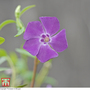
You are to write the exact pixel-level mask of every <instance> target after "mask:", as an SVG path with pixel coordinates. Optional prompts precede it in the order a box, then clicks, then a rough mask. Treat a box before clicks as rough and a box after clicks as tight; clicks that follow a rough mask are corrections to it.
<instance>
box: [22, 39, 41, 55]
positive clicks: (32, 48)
mask: <svg viewBox="0 0 90 90" xmlns="http://www.w3.org/2000/svg"><path fill="white" fill-rule="evenodd" d="M23 48H24V49H25V50H26V51H28V52H29V53H31V54H32V55H34V56H35V55H37V53H38V51H39V48H40V43H39V39H38V38H33V39H29V40H27V41H26V42H25V44H24V46H23Z"/></svg>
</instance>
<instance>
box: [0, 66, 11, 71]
mask: <svg viewBox="0 0 90 90" xmlns="http://www.w3.org/2000/svg"><path fill="white" fill-rule="evenodd" d="M8 69H10V68H4V67H0V71H5V70H8Z"/></svg>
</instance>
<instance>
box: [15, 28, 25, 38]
mask: <svg viewBox="0 0 90 90" xmlns="http://www.w3.org/2000/svg"><path fill="white" fill-rule="evenodd" d="M24 31H25V28H24V27H23V28H21V29H20V30H19V31H18V33H17V34H16V35H15V36H14V37H18V36H20V35H21V34H22V33H23V32H24Z"/></svg>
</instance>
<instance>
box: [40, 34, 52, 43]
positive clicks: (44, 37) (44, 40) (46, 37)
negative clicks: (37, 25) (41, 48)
mask: <svg viewBox="0 0 90 90" xmlns="http://www.w3.org/2000/svg"><path fill="white" fill-rule="evenodd" d="M40 36H41V38H40V42H41V43H42V44H48V42H51V37H50V35H49V34H41V35H40Z"/></svg>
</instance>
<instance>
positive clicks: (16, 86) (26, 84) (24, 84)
mask: <svg viewBox="0 0 90 90" xmlns="http://www.w3.org/2000/svg"><path fill="white" fill-rule="evenodd" d="M27 85H28V84H24V85H20V86H16V87H15V88H22V87H25V86H27Z"/></svg>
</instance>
